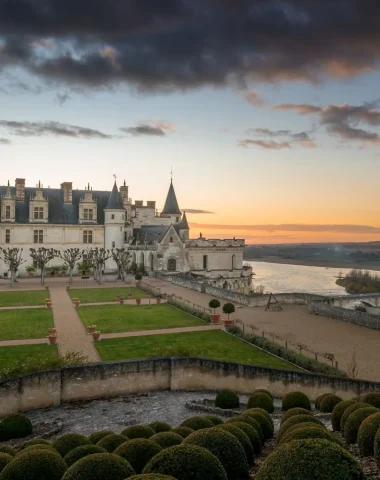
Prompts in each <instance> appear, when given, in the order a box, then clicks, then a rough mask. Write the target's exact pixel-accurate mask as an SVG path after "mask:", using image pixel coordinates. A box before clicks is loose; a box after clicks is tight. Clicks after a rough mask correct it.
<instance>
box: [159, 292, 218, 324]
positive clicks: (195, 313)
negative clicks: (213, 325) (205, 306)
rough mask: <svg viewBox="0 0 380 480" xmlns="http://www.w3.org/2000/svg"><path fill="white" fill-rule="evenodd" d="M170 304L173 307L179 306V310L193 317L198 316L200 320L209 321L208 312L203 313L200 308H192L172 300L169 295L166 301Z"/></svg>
mask: <svg viewBox="0 0 380 480" xmlns="http://www.w3.org/2000/svg"><path fill="white" fill-rule="evenodd" d="M167 302H168V303H169V304H170V305H173V307H177V308H179V309H180V310H182V311H184V312H185V313H188V314H190V315H193V316H194V317H197V318H199V319H200V320H203V321H205V322H209V321H210V315H209V314H208V313H205V312H204V311H202V310H199V309H197V308H194V307H190V306H188V305H185V304H183V303H181V302H178V301H177V300H174V299H173V298H171V297H168V301H167Z"/></svg>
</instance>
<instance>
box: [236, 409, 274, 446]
mask: <svg viewBox="0 0 380 480" xmlns="http://www.w3.org/2000/svg"><path fill="white" fill-rule="evenodd" d="M239 418H241V419H242V421H243V422H244V421H245V420H246V419H249V420H256V422H258V423H259V424H260V427H261V430H262V432H263V436H264V439H265V440H268V439H269V438H272V437H273V432H274V427H273V424H272V423H271V422H270V421H269V420H268V419H267V418H266V416H265V415H263V414H262V413H261V412H254V413H250V414H245V415H240V416H239ZM250 425H251V427H254V425H252V424H250Z"/></svg>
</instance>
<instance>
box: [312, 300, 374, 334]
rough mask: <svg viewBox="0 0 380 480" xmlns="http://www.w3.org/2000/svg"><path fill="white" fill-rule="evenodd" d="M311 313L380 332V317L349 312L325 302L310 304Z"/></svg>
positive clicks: (346, 309)
mask: <svg viewBox="0 0 380 480" xmlns="http://www.w3.org/2000/svg"><path fill="white" fill-rule="evenodd" d="M309 312H310V313H313V314H314V315H323V316H324V317H331V318H336V319H337V320H343V321H344V322H348V323H353V324H355V325H360V326H361V327H367V328H373V329H374V330H380V317H379V316H375V315H370V314H369V313H365V312H358V311H356V310H349V309H348V308H340V307H334V306H332V305H328V304H326V303H323V302H311V303H310V304H309Z"/></svg>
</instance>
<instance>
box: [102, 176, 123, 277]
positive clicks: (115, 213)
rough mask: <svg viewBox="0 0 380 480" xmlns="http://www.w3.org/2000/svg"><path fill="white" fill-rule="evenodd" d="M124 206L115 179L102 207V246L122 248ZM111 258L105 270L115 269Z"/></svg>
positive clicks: (108, 248)
mask: <svg viewBox="0 0 380 480" xmlns="http://www.w3.org/2000/svg"><path fill="white" fill-rule="evenodd" d="M124 226H125V208H124V206H123V200H122V198H121V195H120V194H119V191H118V188H117V185H116V181H115V183H114V186H113V189H112V192H111V195H110V198H109V200H108V204H107V206H106V208H105V209H104V248H105V249H106V250H112V249H113V248H122V247H123V246H124ZM116 268H117V267H116V264H115V262H114V261H113V259H112V258H110V259H108V260H107V261H106V270H116Z"/></svg>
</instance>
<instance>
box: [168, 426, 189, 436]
mask: <svg viewBox="0 0 380 480" xmlns="http://www.w3.org/2000/svg"><path fill="white" fill-rule="evenodd" d="M172 432H174V433H178V435H181V437H182V438H186V437H188V436H189V435H190V433H193V432H194V430H193V429H192V428H189V427H176V428H173V430H172Z"/></svg>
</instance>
